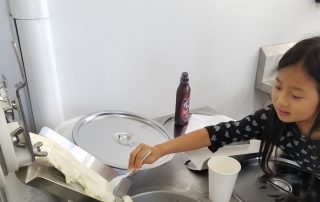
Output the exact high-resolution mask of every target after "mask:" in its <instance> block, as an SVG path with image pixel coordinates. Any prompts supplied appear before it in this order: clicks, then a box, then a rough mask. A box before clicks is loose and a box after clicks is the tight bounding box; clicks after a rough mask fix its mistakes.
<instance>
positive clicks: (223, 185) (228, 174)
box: [208, 156, 241, 202]
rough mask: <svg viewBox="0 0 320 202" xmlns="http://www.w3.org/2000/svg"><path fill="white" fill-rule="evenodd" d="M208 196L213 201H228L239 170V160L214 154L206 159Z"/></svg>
mask: <svg viewBox="0 0 320 202" xmlns="http://www.w3.org/2000/svg"><path fill="white" fill-rule="evenodd" d="M208 169H209V198H210V199H211V200H212V201H213V202H229V201H230V198H231V195H232V192H233V188H234V185H235V182H236V179H237V177H238V173H239V171H240V170H241V165H240V163H239V161H237V160H236V159H234V158H232V157H228V156H214V157H212V158H210V160H209V161H208Z"/></svg>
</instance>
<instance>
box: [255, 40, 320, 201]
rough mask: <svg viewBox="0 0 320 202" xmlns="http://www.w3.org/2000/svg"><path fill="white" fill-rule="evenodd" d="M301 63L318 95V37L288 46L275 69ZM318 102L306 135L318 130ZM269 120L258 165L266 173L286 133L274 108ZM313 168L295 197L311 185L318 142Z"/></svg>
mask: <svg viewBox="0 0 320 202" xmlns="http://www.w3.org/2000/svg"><path fill="white" fill-rule="evenodd" d="M297 63H301V64H302V66H303V68H304V70H305V71H306V72H307V73H308V75H309V76H310V77H311V78H312V79H313V80H314V81H315V82H316V83H317V88H318V93H319V96H320V37H312V38H309V39H304V40H302V41H300V42H298V43H296V44H295V45H294V46H293V47H292V48H290V49H289V50H288V51H287V52H286V53H285V54H284V55H283V56H282V58H281V59H280V61H279V64H278V67H277V70H278V71H279V70H281V69H283V68H286V67H288V66H290V65H294V64H297ZM319 112H320V104H319V105H318V115H317V117H316V120H315V122H314V124H313V126H312V127H311V129H310V131H309V134H308V137H310V134H312V133H313V132H315V131H319V130H320V113H319ZM269 117H270V122H269V124H268V126H267V128H266V130H265V131H264V134H263V135H262V139H261V144H260V150H259V156H260V167H261V168H262V170H263V171H264V172H265V173H267V174H272V171H271V170H270V168H269V166H268V161H269V159H270V156H271V154H272V152H273V151H274V149H275V148H276V147H277V144H278V142H279V139H280V137H281V136H282V135H284V133H286V132H287V131H286V130H287V129H286V126H287V125H288V124H285V123H283V122H282V121H280V119H279V118H278V116H277V114H276V112H275V110H274V108H272V109H271V110H270V114H269ZM315 154H316V157H317V158H316V159H315V161H316V162H315V165H316V167H315V169H314V171H313V173H312V180H311V183H310V185H309V188H308V190H307V191H306V192H305V194H303V195H302V196H298V197H297V198H300V199H301V198H304V197H305V196H306V195H307V194H308V192H309V191H310V190H311V188H312V185H313V183H314V181H315V179H316V175H317V172H318V170H319V165H320V164H319V159H318V158H319V154H320V144H317V149H316V151H315Z"/></svg>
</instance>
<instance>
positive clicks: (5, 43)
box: [0, 0, 35, 131]
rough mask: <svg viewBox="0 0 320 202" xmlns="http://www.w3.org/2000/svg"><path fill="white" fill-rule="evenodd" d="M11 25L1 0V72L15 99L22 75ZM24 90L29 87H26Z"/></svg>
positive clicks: (25, 99) (26, 105)
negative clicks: (16, 85)
mask: <svg viewBox="0 0 320 202" xmlns="http://www.w3.org/2000/svg"><path fill="white" fill-rule="evenodd" d="M11 26H12V24H11V23H10V19H9V11H8V5H7V2H6V1H5V0H0V74H3V75H5V77H6V78H7V82H8V83H7V84H8V95H9V97H10V98H11V99H15V98H16V94H15V93H16V92H15V84H17V83H19V82H21V81H22V76H21V72H20V69H19V66H18V61H17V58H16V56H15V53H14V49H13V45H12V43H11V42H12V41H16V38H15V37H14V35H13V32H12V31H11ZM13 26H14V25H13ZM0 80H2V79H0ZM24 90H27V89H26V88H24ZM24 90H23V91H22V92H21V99H22V102H23V108H24V113H25V117H26V121H27V124H28V126H29V128H28V129H29V130H30V131H35V126H34V123H33V117H32V112H31V107H30V102H29V97H28V96H27V94H25V93H24ZM16 118H18V113H16Z"/></svg>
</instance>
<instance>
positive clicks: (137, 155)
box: [128, 144, 161, 170]
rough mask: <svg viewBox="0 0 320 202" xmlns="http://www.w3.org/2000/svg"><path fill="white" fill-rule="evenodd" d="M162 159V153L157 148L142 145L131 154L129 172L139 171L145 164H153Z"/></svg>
mask: <svg viewBox="0 0 320 202" xmlns="http://www.w3.org/2000/svg"><path fill="white" fill-rule="evenodd" d="M150 152H151V153H150ZM149 153H150V154H149ZM148 154H149V155H148ZM146 156H147V157H146ZM160 157H161V152H160V149H159V148H158V147H157V146H154V147H151V146H149V145H146V144H140V145H139V146H137V147H136V148H135V149H134V150H133V151H132V152H131V154H130V159H129V166H128V170H138V169H139V168H141V166H142V165H143V164H152V163H154V162H155V161H156V160H158V159H159V158H160Z"/></svg>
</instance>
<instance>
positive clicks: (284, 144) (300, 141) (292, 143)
mask: <svg viewBox="0 0 320 202" xmlns="http://www.w3.org/2000/svg"><path fill="white" fill-rule="evenodd" d="M271 107H272V106H271V105H269V106H267V107H264V108H263V109H260V110H258V111H256V112H255V113H254V114H252V115H249V116H246V117H245V118H243V119H241V120H239V121H229V122H223V123H219V124H217V125H213V126H207V127H206V129H207V130H208V132H209V136H210V139H211V146H210V147H209V149H210V150H211V151H212V152H215V151H217V150H218V149H219V148H221V147H223V146H224V145H227V144H230V143H233V142H239V141H245V140H250V139H261V135H262V134H263V131H264V129H265V128H266V126H267V124H268V119H269V117H268V116H269V113H268V111H270V110H271ZM316 142H317V141H315V140H310V139H308V138H306V137H305V136H304V135H303V134H301V132H300V131H299V129H298V128H297V126H296V124H288V127H287V130H286V131H285V132H284V134H283V135H282V136H281V137H280V141H279V144H278V145H277V146H278V148H280V149H281V150H282V151H283V152H284V153H285V154H286V155H288V156H290V157H291V158H292V159H293V160H295V161H296V162H297V163H298V164H299V165H300V166H301V168H302V169H304V170H307V171H312V170H313V169H314V168H315V167H316V165H315V164H314V162H315V161H314V160H315V159H316V156H315V149H316Z"/></svg>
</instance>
